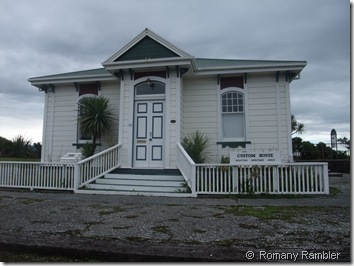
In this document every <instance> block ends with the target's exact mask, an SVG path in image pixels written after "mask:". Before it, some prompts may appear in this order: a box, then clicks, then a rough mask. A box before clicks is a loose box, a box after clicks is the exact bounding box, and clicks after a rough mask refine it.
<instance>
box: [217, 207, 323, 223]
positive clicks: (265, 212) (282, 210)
mask: <svg viewBox="0 0 354 266" xmlns="http://www.w3.org/2000/svg"><path fill="white" fill-rule="evenodd" d="M319 210H321V207H298V206H267V207H248V206H233V207H227V208H225V209H224V211H225V213H226V214H232V215H235V216H253V217H256V218H258V219H264V220H286V221H291V220H292V219H294V218H295V217H302V216H303V215H305V214H308V213H310V212H318V211H319Z"/></svg>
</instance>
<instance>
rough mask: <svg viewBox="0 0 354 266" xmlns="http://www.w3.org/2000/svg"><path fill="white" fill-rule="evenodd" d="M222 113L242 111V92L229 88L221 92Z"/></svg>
mask: <svg viewBox="0 0 354 266" xmlns="http://www.w3.org/2000/svg"><path fill="white" fill-rule="evenodd" d="M221 106H222V113H243V112H244V97H243V93H241V92H238V91H236V90H230V91H227V92H225V93H223V94H221Z"/></svg>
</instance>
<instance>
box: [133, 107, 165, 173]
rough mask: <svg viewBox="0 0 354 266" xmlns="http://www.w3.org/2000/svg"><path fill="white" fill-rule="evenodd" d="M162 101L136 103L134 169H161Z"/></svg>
mask: <svg viewBox="0 0 354 266" xmlns="http://www.w3.org/2000/svg"><path fill="white" fill-rule="evenodd" d="M163 110H164V101H162V100H161V101H136V103H135V115H134V154H133V156H134V158H133V166H134V167H156V168H160V167H163V166H164V164H163V157H164V113H163Z"/></svg>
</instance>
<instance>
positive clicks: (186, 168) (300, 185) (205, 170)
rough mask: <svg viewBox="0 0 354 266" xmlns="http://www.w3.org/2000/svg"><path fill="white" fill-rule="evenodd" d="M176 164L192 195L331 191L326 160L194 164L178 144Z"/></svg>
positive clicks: (324, 192) (320, 192)
mask: <svg viewBox="0 0 354 266" xmlns="http://www.w3.org/2000/svg"><path fill="white" fill-rule="evenodd" d="M177 167H178V168H179V170H180V171H181V173H182V175H183V177H184V179H185V180H186V182H187V183H188V184H189V186H190V187H191V190H192V194H193V195H194V196H197V195H198V194H262V193H265V194H329V180H328V164H327V163H267V164H264V165H241V164H195V163H194V162H193V160H192V159H191V158H190V157H189V155H188V154H187V153H186V151H185V150H184V149H183V147H182V146H181V144H180V143H177Z"/></svg>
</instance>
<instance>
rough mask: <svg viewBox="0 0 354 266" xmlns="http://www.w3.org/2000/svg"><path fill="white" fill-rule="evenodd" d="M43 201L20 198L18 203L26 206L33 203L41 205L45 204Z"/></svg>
mask: <svg viewBox="0 0 354 266" xmlns="http://www.w3.org/2000/svg"><path fill="white" fill-rule="evenodd" d="M43 201H44V200H43V199H33V198H18V199H17V203H20V204H24V205H29V204H32V203H39V202H43Z"/></svg>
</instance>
